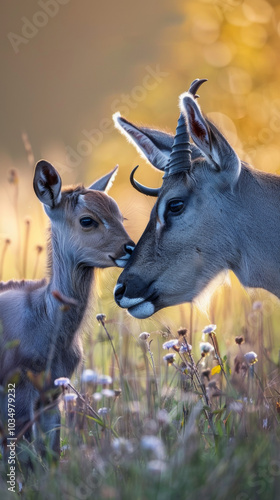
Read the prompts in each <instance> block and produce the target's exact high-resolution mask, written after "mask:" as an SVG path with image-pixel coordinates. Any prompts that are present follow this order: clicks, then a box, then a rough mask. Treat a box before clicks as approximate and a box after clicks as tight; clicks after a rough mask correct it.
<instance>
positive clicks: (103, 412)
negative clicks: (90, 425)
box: [97, 407, 110, 416]
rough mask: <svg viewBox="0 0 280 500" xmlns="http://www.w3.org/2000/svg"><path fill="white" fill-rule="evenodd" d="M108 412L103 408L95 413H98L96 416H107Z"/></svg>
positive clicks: (108, 410)
mask: <svg viewBox="0 0 280 500" xmlns="http://www.w3.org/2000/svg"><path fill="white" fill-rule="evenodd" d="M109 412H110V408H106V407H104V408H99V410H98V412H97V413H98V415H102V416H103V415H107V414H108V413H109Z"/></svg>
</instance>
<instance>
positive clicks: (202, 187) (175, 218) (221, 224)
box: [114, 80, 280, 318]
mask: <svg viewBox="0 0 280 500" xmlns="http://www.w3.org/2000/svg"><path fill="white" fill-rule="evenodd" d="M204 81H206V80H195V81H194V82H193V83H192V84H191V87H190V89H189V91H188V92H186V93H184V94H182V95H181V97H180V108H181V115H180V118H179V121H178V126H177V130H176V135H175V138H174V137H173V136H172V135H169V134H166V133H164V132H159V131H157V130H153V129H149V128H144V127H138V126H136V125H134V124H132V123H130V122H129V121H127V120H126V119H125V118H122V117H121V116H120V115H119V114H118V113H117V114H116V115H115V116H114V120H115V124H116V126H117V128H118V129H119V130H120V131H121V132H122V133H124V135H125V136H126V137H127V138H128V140H129V141H130V142H132V143H133V144H134V145H135V146H136V148H137V149H138V150H139V151H140V153H141V154H142V155H144V156H145V157H146V158H147V159H148V160H149V162H150V163H151V164H152V165H153V166H154V167H156V168H157V169H160V170H162V171H163V172H164V176H163V183H162V186H161V188H160V189H150V188H147V187H145V186H142V185H141V184H139V182H137V181H136V180H135V179H134V172H135V170H136V169H134V170H133V172H132V174H131V182H132V184H133V186H134V187H135V188H136V189H138V191H140V192H141V193H144V194H146V195H149V196H156V197H157V198H158V199H157V202H156V204H155V206H154V208H153V210H152V212H151V216H150V221H149V223H148V225H147V227H146V229H145V231H144V233H143V235H142V236H141V238H140V240H139V242H138V244H137V245H136V247H135V250H134V252H133V254H132V257H131V259H130V260H129V262H128V264H127V266H126V268H125V270H124V271H123V272H122V274H121V275H120V277H119V280H118V283H117V285H116V288H115V300H116V302H117V304H118V305H119V306H121V307H124V308H127V309H128V311H129V312H130V314H131V315H132V316H135V317H136V318H146V317H149V316H151V315H152V314H154V313H155V312H156V311H158V310H159V309H162V308H163V307H167V306H172V305H175V304H180V303H182V302H191V301H192V300H193V299H195V297H197V296H198V295H199V294H200V293H201V292H202V291H203V289H204V288H205V287H206V286H207V285H208V284H209V283H210V281H211V280H212V279H213V278H214V277H215V276H217V274H218V273H220V272H221V271H224V270H228V269H230V270H232V271H233V272H234V273H235V274H236V276H237V277H238V279H239V280H240V282H241V283H242V284H243V285H244V286H246V287H259V288H264V289H266V290H269V291H270V292H272V293H273V294H275V295H276V296H277V297H280V178H279V177H277V176H276V175H272V174H268V173H263V172H260V171H257V170H255V169H253V168H252V167H250V166H249V165H247V164H246V163H244V162H242V161H240V159H239V158H238V156H237V154H236V152H235V151H234V150H233V148H232V147H231V146H230V144H229V143H228V142H227V140H226V139H225V137H223V135H222V134H221V132H220V131H219V130H218V129H217V128H216V127H215V125H214V124H213V123H212V122H210V120H208V119H207V118H205V117H204V116H203V115H202V113H201V110H200V108H199V106H198V103H197V97H198V95H197V94H196V92H197V90H198V88H199V86H200V85H201V84H202V83H203V82H204ZM189 134H190V136H191V138H192V140H193V142H194V144H190V137H189ZM136 168H137V167H136Z"/></svg>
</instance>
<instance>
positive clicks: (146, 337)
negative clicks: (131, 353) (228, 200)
mask: <svg viewBox="0 0 280 500" xmlns="http://www.w3.org/2000/svg"><path fill="white" fill-rule="evenodd" d="M149 337H150V334H149V333H147V332H142V333H140V335H139V339H140V340H148V338H149Z"/></svg>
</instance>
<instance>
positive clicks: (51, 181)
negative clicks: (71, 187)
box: [33, 160, 61, 208]
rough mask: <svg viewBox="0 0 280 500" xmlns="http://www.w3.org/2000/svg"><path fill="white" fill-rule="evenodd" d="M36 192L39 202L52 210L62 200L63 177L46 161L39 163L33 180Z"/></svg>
mask: <svg viewBox="0 0 280 500" xmlns="http://www.w3.org/2000/svg"><path fill="white" fill-rule="evenodd" d="M33 187H34V191H35V193H36V195H37V197H38V198H39V200H40V201H41V202H42V203H43V204H44V205H46V206H48V207H50V208H55V207H56V206H57V205H58V204H59V203H60V200H61V177H60V175H59V173H58V172H57V171H56V170H55V168H54V167H53V166H52V165H51V163H49V162H48V161H46V160H40V161H38V163H37V165H36V167H35V173H34V179H33Z"/></svg>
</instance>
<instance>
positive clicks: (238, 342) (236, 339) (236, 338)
mask: <svg viewBox="0 0 280 500" xmlns="http://www.w3.org/2000/svg"><path fill="white" fill-rule="evenodd" d="M243 342H244V338H243V337H242V335H240V336H239V337H235V343H236V344H237V345H241V344H243Z"/></svg>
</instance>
